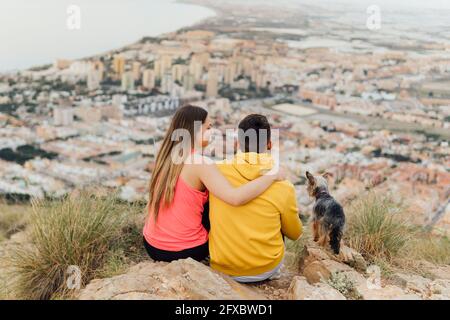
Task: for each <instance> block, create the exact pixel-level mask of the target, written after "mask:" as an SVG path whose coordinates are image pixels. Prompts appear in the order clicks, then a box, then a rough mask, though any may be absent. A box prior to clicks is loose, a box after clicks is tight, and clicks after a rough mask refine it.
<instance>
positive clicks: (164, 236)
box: [144, 177, 208, 251]
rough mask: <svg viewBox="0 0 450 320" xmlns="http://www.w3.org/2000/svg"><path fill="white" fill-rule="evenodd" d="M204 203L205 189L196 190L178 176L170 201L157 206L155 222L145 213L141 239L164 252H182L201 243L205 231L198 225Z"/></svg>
mask: <svg viewBox="0 0 450 320" xmlns="http://www.w3.org/2000/svg"><path fill="white" fill-rule="evenodd" d="M207 200H208V191H207V190H206V191H204V192H202V191H199V190H196V189H194V188H192V187H191V186H189V185H187V184H186V183H185V182H184V181H183V179H182V178H181V177H179V178H178V181H177V184H176V186H175V195H174V199H173V202H172V204H171V205H170V206H168V207H161V209H160V211H159V213H158V219H157V221H156V223H155V219H154V217H153V215H152V214H151V213H150V212H149V217H148V219H147V221H146V223H145V226H144V237H145V240H146V241H147V242H148V243H149V244H150V245H152V246H153V247H155V248H157V249H160V250H166V251H182V250H185V249H190V248H193V247H197V246H200V245H202V244H205V243H206V241H208V232H207V231H206V229H205V228H204V227H203V225H202V214H203V206H204V204H205V203H206V201H207Z"/></svg>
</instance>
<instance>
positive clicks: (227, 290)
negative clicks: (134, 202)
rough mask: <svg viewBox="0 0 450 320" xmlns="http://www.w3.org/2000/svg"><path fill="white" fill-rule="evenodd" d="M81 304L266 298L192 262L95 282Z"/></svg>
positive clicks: (145, 267) (146, 266)
mask: <svg viewBox="0 0 450 320" xmlns="http://www.w3.org/2000/svg"><path fill="white" fill-rule="evenodd" d="M78 298H79V299H81V300H135V299H141V300H142V299H143V300H154V299H175V300H178V299H180V300H209V299H211V300H235V299H236V300H241V299H251V300H263V299H264V297H263V296H262V295H260V294H258V293H257V292H256V291H254V290H252V289H251V288H249V287H246V286H244V285H241V284H239V283H237V282H235V281H234V280H232V279H231V278H229V277H227V276H225V275H222V274H219V273H217V272H214V271H213V270H212V269H210V268H209V267H207V266H205V265H204V264H201V263H199V262H197V261H195V260H192V259H186V260H178V261H174V262H172V263H161V262H157V263H155V262H143V263H140V264H138V265H136V266H134V267H132V268H130V269H129V270H128V272H127V273H125V274H123V275H119V276H116V277H113V278H109V279H100V280H93V281H92V282H91V283H90V284H88V285H87V286H86V288H84V289H83V290H82V291H81V292H80V294H79V296H78Z"/></svg>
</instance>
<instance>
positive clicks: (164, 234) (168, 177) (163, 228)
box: [143, 106, 284, 261]
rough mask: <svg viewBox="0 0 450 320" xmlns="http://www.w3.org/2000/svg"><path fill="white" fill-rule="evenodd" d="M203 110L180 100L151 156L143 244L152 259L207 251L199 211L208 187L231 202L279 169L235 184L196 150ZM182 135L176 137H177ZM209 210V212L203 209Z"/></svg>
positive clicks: (204, 140)
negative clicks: (158, 148) (249, 180)
mask: <svg viewBox="0 0 450 320" xmlns="http://www.w3.org/2000/svg"><path fill="white" fill-rule="evenodd" d="M210 129H211V121H210V119H209V117H208V113H207V112H206V110H204V109H202V108H199V107H194V106H185V107H182V108H180V109H179V110H178V111H177V112H176V113H175V115H174V117H173V119H172V122H171V125H170V127H169V130H168V132H167V134H166V136H165V138H164V140H163V142H162V145H161V148H160V151H159V153H158V156H157V158H156V163H155V168H154V170H153V174H152V179H151V182H150V199H149V204H148V210H149V214H148V217H147V220H146V223H145V227H144V232H143V233H144V245H145V248H146V250H147V252H148V254H149V255H150V257H151V258H152V259H154V260H157V261H173V260H177V259H185V258H188V257H191V258H193V259H195V260H197V261H201V260H203V259H205V258H207V257H208V255H209V252H208V231H207V230H206V229H205V228H204V226H203V225H202V214H203V212H204V207H205V204H206V203H207V201H208V192H212V193H213V194H215V195H216V196H217V197H218V198H220V199H221V200H223V201H225V202H227V203H230V204H232V205H234V206H239V205H243V204H245V203H247V202H249V201H250V200H252V199H254V198H256V197H257V196H259V195H260V194H261V193H263V192H264V191H265V190H266V189H267V188H268V187H269V186H270V185H271V184H272V183H273V182H274V181H276V180H283V179H284V174H283V173H282V172H279V173H278V174H267V175H263V176H261V177H260V178H258V179H256V180H254V181H251V182H249V183H247V184H245V185H243V186H241V187H239V188H234V187H233V186H232V185H231V184H230V183H229V182H228V180H227V179H226V178H225V177H224V176H223V175H222V174H221V173H220V171H219V169H218V168H217V167H216V165H215V164H214V163H212V162H211V160H209V161H208V159H207V158H206V157H203V156H202V155H201V154H199V153H198V151H199V150H201V149H202V148H203V147H205V146H207V145H208V131H209V130H210ZM180 140H181V141H180ZM205 214H208V212H205Z"/></svg>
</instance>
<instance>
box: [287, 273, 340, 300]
mask: <svg viewBox="0 0 450 320" xmlns="http://www.w3.org/2000/svg"><path fill="white" fill-rule="evenodd" d="M288 294H289V295H288V299H291V300H346V298H345V296H344V295H343V294H342V293H340V292H339V291H337V290H336V289H334V288H333V287H331V286H330V285H329V284H327V283H323V282H319V283H317V284H314V285H311V284H309V283H308V281H307V280H306V278H305V277H295V278H294V279H293V280H292V284H291V286H290V287H289V291H288Z"/></svg>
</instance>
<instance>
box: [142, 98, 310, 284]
mask: <svg viewBox="0 0 450 320" xmlns="http://www.w3.org/2000/svg"><path fill="white" fill-rule="evenodd" d="M195 123H197V124H198V123H200V125H195ZM210 129H211V122H210V119H209V118H208V113H207V112H206V111H205V110H204V109H202V108H199V107H194V106H185V107H182V108H180V109H179V110H178V111H177V112H176V114H175V115H174V117H173V120H172V123H171V125H170V128H169V131H168V132H167V134H166V136H165V138H164V141H163V143H162V146H161V149H160V151H159V154H158V156H157V159H156V164H155V169H154V171H153V176H152V180H151V183H150V201H149V205H148V209H149V215H148V218H147V220H146V224H145V227H144V245H145V248H146V250H147V252H148V254H149V255H150V257H151V258H153V259H154V260H158V261H173V260H177V259H185V258H189V257H190V258H193V259H195V260H197V261H201V260H204V259H206V258H207V257H208V256H210V265H211V267H212V268H213V269H215V270H217V271H220V272H222V273H225V274H227V275H229V276H231V277H233V278H234V279H235V280H236V281H239V282H258V281H263V280H266V279H269V278H273V277H274V276H275V275H277V274H278V273H279V270H280V268H281V265H282V262H283V257H284V250H285V247H284V238H283V237H284V236H286V237H288V238H290V239H292V240H296V239H298V238H299V237H300V235H301V233H302V224H301V221H300V219H299V216H298V210H297V203H296V197H295V189H294V186H293V185H292V184H291V183H289V182H288V181H285V180H284V174H283V172H282V170H280V171H276V170H275V168H272V166H273V161H272V159H271V157H270V155H269V154H268V153H267V151H268V150H270V149H271V141H270V125H269V123H268V121H267V119H266V117H264V116H261V115H250V116H248V117H246V118H245V119H244V120H242V121H241V123H240V124H239V134H238V136H239V147H240V149H241V151H242V152H241V153H238V154H237V155H235V157H234V158H233V159H232V160H226V161H223V162H222V163H219V164H214V163H213V162H212V161H211V160H209V159H208V158H206V157H204V156H202V155H201V150H202V148H204V147H205V146H206V145H207V144H208V140H209V139H208V131H209V130H210ZM250 131H252V132H254V133H255V132H256V136H257V139H256V140H257V143H252V141H251V139H247V138H248V135H247V134H246V133H248V132H250ZM261 132H263V133H266V134H267V136H266V139H262V137H261V136H260V133H261ZM186 133H188V134H187V135H186ZM186 136H187V137H189V139H187V138H186ZM180 140H183V141H180ZM185 140H188V141H185ZM253 140H254V139H253ZM263 140H265V141H264V144H265V145H262V143H261V142H262V141H263ZM253 142H254V141H253ZM182 145H183V147H184V149H183V148H181V147H182ZM186 145H187V149H186ZM182 150H185V152H183V151H182ZM186 150H188V152H186ZM267 171H271V172H267ZM208 200H209V201H208ZM209 224H210V228H209ZM208 229H210V230H208ZM208 231H209V233H208Z"/></svg>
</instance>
